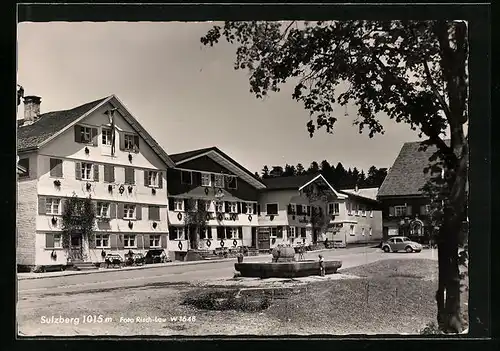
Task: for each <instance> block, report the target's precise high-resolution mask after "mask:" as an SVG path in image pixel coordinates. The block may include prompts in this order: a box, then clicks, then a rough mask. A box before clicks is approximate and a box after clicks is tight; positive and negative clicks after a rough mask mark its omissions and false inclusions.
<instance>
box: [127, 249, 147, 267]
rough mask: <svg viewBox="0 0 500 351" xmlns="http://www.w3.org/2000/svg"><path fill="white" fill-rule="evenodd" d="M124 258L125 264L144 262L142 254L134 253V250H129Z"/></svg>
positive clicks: (140, 263)
mask: <svg viewBox="0 0 500 351" xmlns="http://www.w3.org/2000/svg"><path fill="white" fill-rule="evenodd" d="M125 258H126V264H127V266H132V265H134V264H135V265H138V266H140V265H143V264H144V260H145V258H144V255H143V254H142V253H134V252H132V253H131V252H129V253H128V254H127V255H125Z"/></svg>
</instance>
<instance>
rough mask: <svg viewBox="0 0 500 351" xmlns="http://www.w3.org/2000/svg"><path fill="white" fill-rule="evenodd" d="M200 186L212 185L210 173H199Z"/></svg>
mask: <svg viewBox="0 0 500 351" xmlns="http://www.w3.org/2000/svg"><path fill="white" fill-rule="evenodd" d="M201 186H212V179H211V177H210V173H202V174H201Z"/></svg>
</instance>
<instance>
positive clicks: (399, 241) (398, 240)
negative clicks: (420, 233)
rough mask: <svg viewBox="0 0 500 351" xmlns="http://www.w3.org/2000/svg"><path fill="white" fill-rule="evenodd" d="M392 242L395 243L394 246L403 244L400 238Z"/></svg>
mask: <svg viewBox="0 0 500 351" xmlns="http://www.w3.org/2000/svg"><path fill="white" fill-rule="evenodd" d="M394 242H395V243H396V244H401V243H402V242H403V239H401V238H395V239H394Z"/></svg>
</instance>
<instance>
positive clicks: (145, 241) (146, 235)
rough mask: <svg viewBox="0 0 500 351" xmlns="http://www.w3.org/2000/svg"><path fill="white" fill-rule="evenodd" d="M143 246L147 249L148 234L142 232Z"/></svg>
mask: <svg viewBox="0 0 500 351" xmlns="http://www.w3.org/2000/svg"><path fill="white" fill-rule="evenodd" d="M144 248H145V249H149V234H144Z"/></svg>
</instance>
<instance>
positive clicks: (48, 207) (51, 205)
mask: <svg viewBox="0 0 500 351" xmlns="http://www.w3.org/2000/svg"><path fill="white" fill-rule="evenodd" d="M60 202H61V199H56V198H48V199H46V200H45V213H46V214H48V215H58V214H59V204H60Z"/></svg>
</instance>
